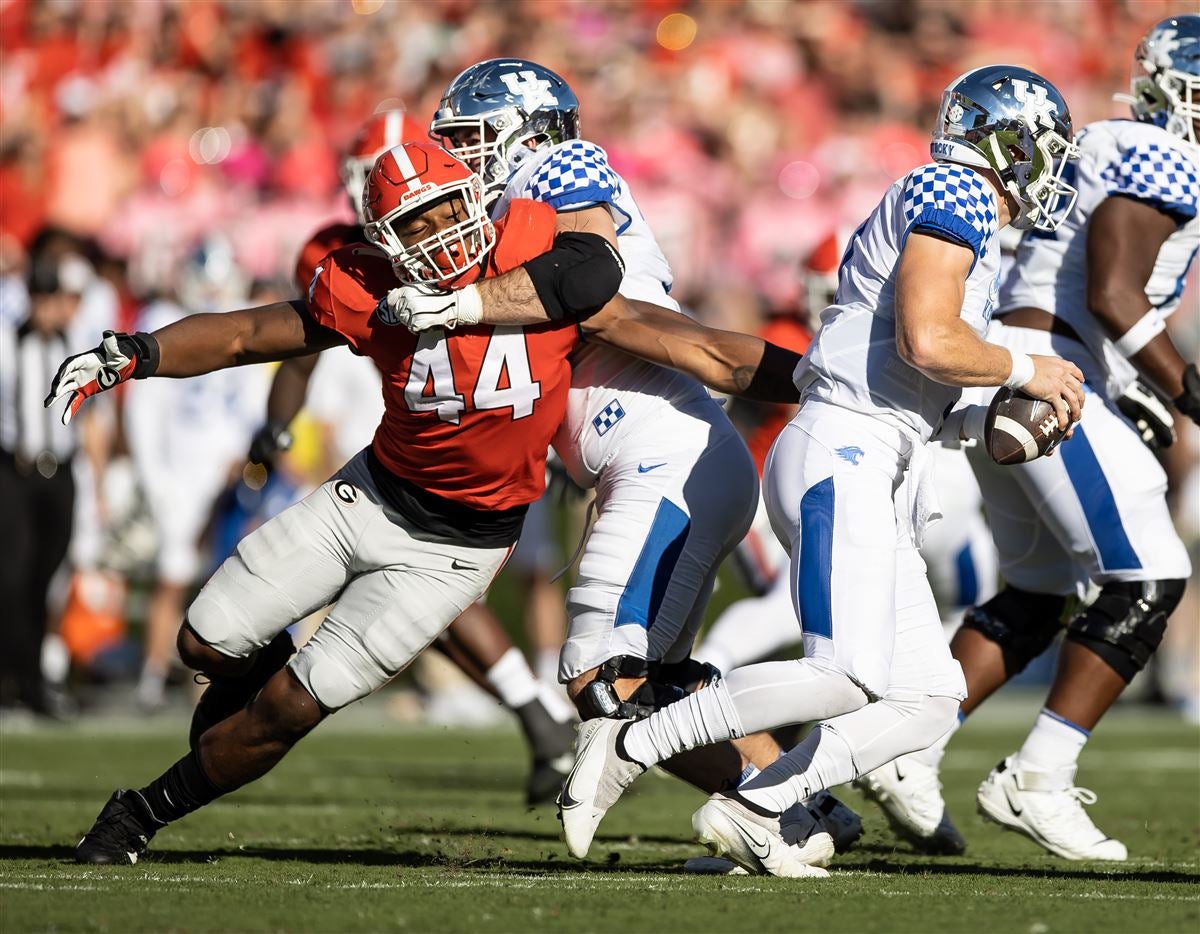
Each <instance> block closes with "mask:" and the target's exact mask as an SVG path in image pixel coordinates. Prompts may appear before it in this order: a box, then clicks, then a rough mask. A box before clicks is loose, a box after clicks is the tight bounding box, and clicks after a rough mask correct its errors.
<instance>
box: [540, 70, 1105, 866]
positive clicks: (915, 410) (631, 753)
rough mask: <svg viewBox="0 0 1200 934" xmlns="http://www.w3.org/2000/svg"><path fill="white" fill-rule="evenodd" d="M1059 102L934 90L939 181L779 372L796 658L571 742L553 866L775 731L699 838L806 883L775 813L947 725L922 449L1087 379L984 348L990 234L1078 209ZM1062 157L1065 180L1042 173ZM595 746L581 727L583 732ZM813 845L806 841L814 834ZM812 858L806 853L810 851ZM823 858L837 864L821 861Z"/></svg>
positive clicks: (850, 275) (706, 818)
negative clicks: (626, 812) (996, 401)
mask: <svg viewBox="0 0 1200 934" xmlns="http://www.w3.org/2000/svg"><path fill="white" fill-rule="evenodd" d="M1071 137H1072V130H1071V117H1070V112H1069V110H1068V108H1067V105H1066V102H1065V101H1064V100H1063V98H1062V97H1061V95H1060V94H1059V93H1058V91H1057V90H1056V89H1055V88H1054V87H1053V86H1052V85H1050V84H1049V82H1047V81H1046V80H1045V79H1044V78H1042V77H1040V76H1039V75H1036V74H1034V73H1033V72H1030V71H1028V70H1027V69H1024V68H1020V67H1017V66H1009V65H995V66H987V67H984V68H979V69H975V70H973V71H970V72H967V73H966V74H964V75H962V76H960V77H959V78H957V79H956V80H955V81H954V82H952V83H951V84H950V85H949V86H948V87H947V89H946V91H945V94H944V95H943V98H942V107H941V110H940V112H939V114H938V118H937V123H936V125H935V128H934V133H933V142H932V145H931V147H930V149H931V154H932V155H933V157H934V159H935V160H937V161H935V162H933V163H930V164H927V165H925V166H922V167H920V168H918V169H915V170H914V171H912V172H910V173H908V174H907V175H906V176H904V177H903V178H901V179H900V180H899V181H897V182H896V183H895V184H893V185H892V186H891V187H890V188H889V189H888V191H887V193H886V194H885V195H884V197H883V199H882V200H881V202H880V204H879V206H878V207H877V208H876V209H875V211H874V212H873V213H872V214H871V215H870V217H868V218H867V219H866V221H864V222H863V224H862V225H861V226H860V227H859V228H858V230H857V231H856V232H855V234H854V236H853V237H852V238H851V242H850V246H849V248H848V250H847V251H846V254H845V256H844V258H843V262H842V265H841V269H840V273H839V285H838V292H837V302H836V303H835V304H834V305H833V306H831V307H830V308H828V309H826V310H825V312H824V313H823V314H822V326H821V329H820V331H819V332H818V333H817V336H816V338H815V340H814V342H813V345H812V346H811V347H810V348H809V350H808V352H807V353H806V354H805V356H804V359H803V361H802V363H801V365H800V367H799V368H798V370H797V372H796V377H795V378H796V382H797V385H798V386H800V387H801V389H802V399H803V402H802V405H801V408H800V412H799V414H798V415H797V416H796V417H795V419H793V420H792V422H791V423H790V424H789V425H788V427H787V428H786V429H785V430H784V432H783V433H782V434H781V435H780V437H779V438H778V440H776V442H775V444H774V446H773V447H772V449H771V453H770V455H769V457H768V459H767V463H766V469H765V473H764V489H765V491H766V493H765V499H766V501H767V507H768V509H769V510H770V513H771V519H772V524H773V525H774V527H775V528H776V530H777V533H778V534H779V537H780V539H781V540H782V541H786V542H787V543H788V544H789V546H790V550H791V559H792V562H791V568H790V572H791V580H792V586H793V595H794V600H795V607H796V610H797V615H798V617H799V619H800V621H801V625H802V628H803V635H804V658H803V659H800V660H798V661H787V662H773V663H766V664H762V665H753V666H750V667H747V668H742V669H739V670H736V671H734V672H732V673H731V674H729V675H728V676H727V677H725V678H723V679H721V680H719V681H717V682H716V683H714V684H712V685H710V686H707V687H704V688H702V689H701V690H699V691H697V692H696V693H695V694H691V695H688V696H687V697H685V698H684V699H683V700H681V701H679V702H678V703H676V704H672V705H670V706H668V707H665V708H663V709H662V710H660V711H658V712H656V713H654V714H652V715H651V716H650V717H648V718H646V719H644V720H641V721H635V722H626V723H619V722H612V721H604V722H601V723H598V724H596V725H594V726H590V725H589V724H585V725H584V727H583V729H581V731H580V739H579V743H578V746H577V758H576V763H575V766H574V767H573V768H572V771H571V774H570V775H569V776H568V778H567V783H566V785H565V786H564V789H563V796H564V797H565V796H567V795H568V794H569V795H570V796H571V797H572V798H574V799H577V800H580V801H581V802H582V803H583V805H584V806H583V807H579V808H575V809H572V810H567V809H565V808H564V809H563V812H562V816H563V826H564V830H565V832H566V836H567V842H568V846H569V848H570V849H571V852H572V853H573V854H574V855H576V856H582V855H584V854H585V853H586V852H587V849H588V846H589V844H590V842H591V839H592V836H593V834H594V833H595V830H596V827H597V826H598V825H599V822H600V820H601V819H602V818H603V816H604V813H605V812H606V810H607V809H608V808H609V807H611V805H612V804H613V803H615V801H616V800H617V798H618V797H619V795H620V794H621V792H622V790H623V789H624V788H625V787H626V786H627V785H628V784H629V783H631V782H632V781H633V780H634V779H635V778H636V777H637V776H638V775H640V774H641V773H642V772H643V771H645V769H646V768H647V767H649V766H651V765H654V764H657V763H658V762H660V761H662V760H663V759H664V758H667V757H669V756H671V755H674V754H677V753H679V752H681V751H683V750H687V749H690V748H693V747H695V746H698V745H702V744H705V743H712V742H715V741H720V740H722V739H727V738H730V737H736V736H740V735H744V734H745V733H747V732H749V731H752V730H763V729H771V728H774V727H777V726H782V725H785V724H789V723H803V722H809V721H820V722H819V723H818V724H817V727H816V728H815V729H814V730H813V731H812V732H811V733H810V734H809V735H808V736H807V737H806V738H805V740H804V741H803V742H802V743H801V744H800V745H799V746H797V747H796V748H795V749H793V750H792V751H791V752H789V753H788V754H787V755H785V756H783V757H782V758H780V759H779V760H778V761H776V762H775V763H774V764H772V765H770V766H769V767H767V768H766V769H764V770H763V771H762V773H761V774H759V775H757V776H754V777H750V778H748V779H747V780H746V781H745V782H743V783H742V784H741V785H740V786H739V787H738V788H737V790H736V791H733V790H730V791H727V792H724V793H717V794H714V795H713V796H712V797H710V799H709V801H708V803H707V804H705V805H704V807H702V808H701V809H700V810H699V811H697V812H696V814H695V816H694V817H693V827H694V828H695V830H696V833H697V836H698V838H699V839H700V840H701V841H702V842H705V843H706V844H708V845H709V847H710V849H712V850H713V851H714V852H715V854H716V855H728V856H729V857H730V858H731V859H733V860H734V861H735V862H737V863H738V864H739V865H740V866H742V867H743V868H744V869H746V870H747V871H751V872H760V873H770V874H773V875H788V876H793V875H794V876H820V875H825V874H826V873H825V872H824V870H822V869H819V868H817V867H816V866H814V865H812V862H813V860H812V859H811V858H810V857H811V854H809V853H806V852H803V851H806V850H809V849H811V848H812V847H811V846H810V845H806V846H805V847H804V848H803V850H801V848H798V847H797V846H795V844H794V843H793V842H792V840H790V839H789V837H790V836H791V833H790V831H791V828H790V827H789V826H788V825H790V824H791V823H792V820H791V818H790V816H789V811H791V809H793V808H794V807H795V806H796V804H797V803H798V802H799V801H801V800H803V799H804V798H805V797H807V796H809V795H812V794H813V793H815V792H816V791H818V790H820V789H822V788H828V787H830V786H832V785H837V784H841V783H843V782H846V781H849V780H851V779H854V778H857V777H858V776H859V775H861V774H863V773H864V772H866V771H869V770H871V769H874V768H878V767H879V766H880V765H883V764H884V763H886V762H888V761H890V760H892V759H894V758H895V757H896V756H898V755H903V754H904V753H905V752H911V751H914V750H917V749H922V748H925V747H926V746H928V745H930V744H931V743H933V742H934V741H936V740H937V739H938V738H939V737H940V736H942V735H943V734H944V733H945V732H946V731H947V730H948V729H949V728H950V725H951V723H953V722H954V718H955V715H956V713H957V710H958V705H959V702H960V701H961V700H962V699H963V698H964V697H965V696H966V686H965V683H964V680H963V675H962V671H961V669H960V667H959V665H958V663H957V662H956V661H955V660H954V659H953V658H952V657H951V655H950V652H949V649H948V648H947V646H946V641H945V636H944V634H943V631H942V627H941V620H940V617H939V615H938V612H937V606H936V603H935V601H934V599H933V594H932V591H931V590H930V587H929V582H928V578H927V577H926V574H925V566H924V563H923V562H922V560H921V558H920V555H919V553H918V552H917V546H918V545H919V544H920V540H921V537H922V532H923V528H924V526H925V525H926V524H927V523H928V521H929V519H930V517H931V516H932V514H933V513H934V512H936V511H937V510H936V504H935V501H933V499H932V490H931V486H932V476H931V471H930V468H929V462H928V459H927V456H926V451H925V445H926V444H927V443H928V442H929V441H930V440H932V439H933V438H934V437H935V436H937V435H939V433H942V432H945V434H946V435H948V436H949V437H950V438H959V439H966V438H970V437H978V436H979V426H978V423H977V422H976V423H975V424H969V422H968V415H970V417H971V420H972V421H974V420H975V419H978V418H979V416H980V415H981V414H982V412H981V409H980V407H972V409H970V410H966V409H963V410H961V411H960V413H959V415H958V417H957V418H956V419H948V418H947V416H948V414H949V413H950V410H951V409H952V407H953V405H954V404H955V403H956V402H957V401H958V400H959V397H960V396H961V395H962V388H961V387H967V386H976V385H978V386H995V385H998V384H1001V383H1004V384H1005V385H1008V386H1011V387H1015V388H1023V389H1024V390H1025V391H1026V392H1028V393H1029V394H1031V395H1033V396H1034V397H1035V398H1044V399H1046V401H1048V402H1051V403H1052V404H1053V405H1054V408H1055V412H1056V417H1057V419H1058V422H1059V425H1060V427H1061V428H1063V429H1064V430H1065V429H1066V428H1067V427H1068V426H1069V424H1070V423H1071V421H1073V420H1075V419H1077V418H1078V415H1079V409H1080V406H1081V405H1082V402H1083V390H1082V374H1081V373H1080V372H1079V371H1078V369H1077V368H1075V367H1074V366H1073V365H1072V364H1069V363H1066V362H1065V361H1063V360H1060V359H1058V358H1057V357H1054V356H1039V357H1036V358H1033V357H1030V356H1028V355H1025V354H1021V353H1017V352H1013V353H1010V352H1009V351H1008V350H1005V349H1003V348H1000V347H996V346H994V345H990V344H987V343H986V342H985V341H984V340H983V338H982V335H983V333H984V331H985V330H986V327H987V322H988V319H989V318H990V316H991V312H992V309H993V304H994V301H995V293H994V289H995V280H996V275H997V273H998V272H999V245H998V242H997V231H998V230H999V228H1001V227H1004V226H1006V225H1007V224H1008V223H1010V222H1013V223H1016V224H1017V225H1018V226H1037V227H1039V228H1040V229H1042V230H1047V231H1053V230H1054V229H1055V228H1056V227H1057V226H1058V225H1059V224H1061V223H1062V220H1063V217H1064V215H1065V212H1066V211H1067V210H1068V209H1069V208H1070V205H1071V204H1072V203H1073V200H1074V190H1073V189H1072V188H1071V187H1070V186H1069V185H1068V184H1066V183H1065V182H1064V181H1063V180H1062V172H1063V171H1064V166H1065V164H1066V161H1067V160H1068V159H1069V158H1070V157H1071V156H1073V155H1074V154H1075V151H1074V147H1073V144H1072V141H1071ZM1054 157H1058V158H1060V159H1061V160H1062V161H1061V162H1060V163H1055V162H1054V161H1053V158H1054ZM589 727H590V728H589ZM818 836H820V835H818ZM809 842H810V844H811V843H815V842H817V841H814V840H812V839H810V841H809ZM824 850H825V853H824V858H825V859H828V858H829V857H830V856H832V854H833V843H832V840H831V839H827V840H826V841H825V844H824Z"/></svg>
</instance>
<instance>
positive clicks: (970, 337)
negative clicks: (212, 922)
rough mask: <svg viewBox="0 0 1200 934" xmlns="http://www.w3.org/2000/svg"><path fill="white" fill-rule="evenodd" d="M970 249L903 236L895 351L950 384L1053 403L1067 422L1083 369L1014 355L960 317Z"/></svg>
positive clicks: (1074, 414) (1075, 415)
mask: <svg viewBox="0 0 1200 934" xmlns="http://www.w3.org/2000/svg"><path fill="white" fill-rule="evenodd" d="M971 260H972V254H971V251H970V250H969V249H968V248H966V247H964V246H961V245H959V244H956V243H951V242H950V241H948V240H942V239H940V238H938V237H934V236H929V235H927V234H923V233H920V232H914V233H912V234H910V235H909V237H908V239H907V241H905V244H904V251H903V253H902V254H901V256H900V264H899V267H898V269H897V271H896V350H897V352H898V353H899V355H900V357H901V359H903V360H904V362H905V363H907V364H908V365H909V366H912V367H915V368H916V369H918V370H920V371H921V372H922V373H924V374H925V375H926V376H928V377H929V378H930V379H934V380H937V381H938V382H939V383H944V384H946V385H948V386H1001V385H1004V386H1012V387H1014V388H1017V389H1021V390H1023V391H1024V392H1026V393H1028V394H1029V395H1031V396H1033V397H1034V398H1036V399H1044V400H1046V401H1047V402H1049V403H1050V404H1051V405H1053V406H1054V411H1055V412H1056V414H1057V415H1058V423H1059V426H1060V427H1062V428H1066V427H1067V426H1068V425H1069V424H1070V423H1071V422H1072V421H1078V420H1079V416H1080V412H1081V410H1082V407H1083V373H1082V372H1080V370H1079V368H1078V367H1077V366H1075V364H1073V363H1071V362H1070V361H1068V360H1062V359H1060V358H1058V357H1049V356H1047V357H1043V356H1028V355H1025V354H1017V355H1013V354H1012V353H1010V352H1009V351H1008V350H1007V349H1005V348H1004V347H1000V346H998V345H996V344H989V343H988V342H987V341H985V340H983V339H982V338H980V337H979V335H977V334H976V333H975V332H974V331H973V330H971V328H970V326H969V325H968V324H967V323H966V322H965V321H963V320H962V318H961V317H960V313H961V311H962V305H963V298H964V295H965V292H966V281H967V276H968V275H969V274H970V271H971Z"/></svg>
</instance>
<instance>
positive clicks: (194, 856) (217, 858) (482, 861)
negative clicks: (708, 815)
mask: <svg viewBox="0 0 1200 934" xmlns="http://www.w3.org/2000/svg"><path fill="white" fill-rule="evenodd" d="M74 854H75V850H74V847H70V846H61V845H59V846H28V845H6V844H0V863H2V862H5V861H8V860H47V861H52V862H57V863H66V864H71V865H74ZM612 856H614V857H617V854H615V853H614V854H612ZM226 859H229V860H243V859H245V860H267V861H270V862H288V863H300V864H307V865H346V866H395V867H397V868H408V869H425V868H441V869H456V870H478V869H482V870H491V871H497V872H520V873H532V874H539V873H540V874H544V875H554V874H558V873H564V872H580V871H585V870H597V871H606V872H611V871H614V870H617V871H620V872H625V873H640V874H657V875H661V874H663V873H669V872H671V871H673V870H676V869H678V868H679V865H680V864H679V861H678V860H671V861H670V862H665V861H664V862H655V863H638V864H636V865H622V864H621V863H620V859H619V857H617V858H614V859H608V860H606V861H603V862H586V863H579V862H575V861H574V860H571V859H570V858H568V857H566V856H565V855H564V856H563V857H562V858H558V857H557V856H556V855H554V854H551V855H549V856H547V857H546V858H545V859H514V858H512V857H510V856H505V855H503V854H490V855H485V856H470V855H467V854H454V853H447V852H444V851H436V850H435V851H418V850H402V849H394V850H392V849H383V848H377V847H376V848H362V849H354V848H344V847H343V848H334V849H329V848H317V847H288V848H286V849H274V848H270V847H237V848H230V847H224V848H219V849H212V850H169V849H164V850H158V849H152V850H151V851H150V852H148V853H147V854H146V855H145V856H143V857H142V858H141V859H139V860H138V863H137V865H138V867H140V868H143V869H144V868H146V867H147V866H153V865H184V866H186V865H193V866H196V865H210V864H215V863H218V862H221V861H223V860H226Z"/></svg>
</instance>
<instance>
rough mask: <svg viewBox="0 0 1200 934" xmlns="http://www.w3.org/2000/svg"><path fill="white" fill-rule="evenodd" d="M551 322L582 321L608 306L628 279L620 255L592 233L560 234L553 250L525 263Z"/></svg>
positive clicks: (605, 241)
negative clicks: (622, 283)
mask: <svg viewBox="0 0 1200 934" xmlns="http://www.w3.org/2000/svg"><path fill="white" fill-rule="evenodd" d="M525 271H526V272H527V273H529V279H530V281H531V282H532V283H533V288H534V290H535V291H536V292H537V295H538V298H539V299H540V300H541V303H542V307H543V308H544V309H546V314H547V315H549V316H550V320H551V321H559V320H562V319H563V318H572V319H574V320H576V321H579V320H581V319H583V318H586V317H588V316H589V315H593V314H595V313H596V312H597V311H599V310H600V309H601V308H603V307H604V306H605V305H607V304H608V303H609V302H610V301H612V298H613V296H614V295H616V294H617V289H618V288H620V286H621V280H622V279H623V278H624V277H625V264H624V263H622V262H621V254H620V253H618V252H617V251H616V248H615V247H613V245H612V244H611V243H609V242H608V241H607V240H605V239H604V238H603V237H601V236H600V235H599V234H593V233H561V234H559V235H558V236H557V237H555V238H554V246H553V247H552V248H551V249H550V250H548V251H547V252H545V253H543V254H542V255H541V256H538V257H535V258H534V259H531V260H530V261H529V262H527V263H525Z"/></svg>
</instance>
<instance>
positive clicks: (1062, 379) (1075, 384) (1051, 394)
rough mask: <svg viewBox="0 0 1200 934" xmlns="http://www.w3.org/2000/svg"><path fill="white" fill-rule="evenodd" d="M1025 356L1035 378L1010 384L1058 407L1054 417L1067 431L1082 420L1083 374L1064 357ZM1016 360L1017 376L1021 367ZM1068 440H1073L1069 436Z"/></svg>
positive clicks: (1019, 355)
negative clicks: (1018, 368)
mask: <svg viewBox="0 0 1200 934" xmlns="http://www.w3.org/2000/svg"><path fill="white" fill-rule="evenodd" d="M1016 357H1024V359H1025V360H1028V361H1031V362H1032V367H1033V375H1032V376H1030V377H1029V378H1028V379H1023V380H1020V381H1014V380H1012V379H1011V378H1010V381H1009V383H1006V384H1005V385H1012V387H1013V388H1014V389H1021V390H1023V391H1024V392H1025V393H1027V394H1028V395H1031V396H1033V397H1034V398H1035V399H1044V400H1045V401H1046V402H1049V403H1050V404H1051V405H1052V406H1054V414H1055V416H1056V417H1057V418H1058V427H1059V428H1061V429H1062V430H1064V431H1066V430H1067V429H1068V428H1069V427H1070V426H1071V424H1072V423H1073V422H1077V421H1079V419H1080V417H1081V416H1082V415H1083V372H1082V371H1081V370H1080V369H1079V367H1077V366H1076V365H1075V364H1074V363H1072V362H1071V361H1070V360H1064V359H1062V357H1043V356H1040V355H1036V354H1031V355H1029V356H1025V355H1023V354H1017V355H1016ZM1018 365H1019V364H1018V363H1017V361H1016V359H1014V363H1013V368H1014V373H1015V371H1016V368H1017V367H1018ZM1067 437H1070V435H1068V436H1067Z"/></svg>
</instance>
